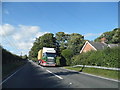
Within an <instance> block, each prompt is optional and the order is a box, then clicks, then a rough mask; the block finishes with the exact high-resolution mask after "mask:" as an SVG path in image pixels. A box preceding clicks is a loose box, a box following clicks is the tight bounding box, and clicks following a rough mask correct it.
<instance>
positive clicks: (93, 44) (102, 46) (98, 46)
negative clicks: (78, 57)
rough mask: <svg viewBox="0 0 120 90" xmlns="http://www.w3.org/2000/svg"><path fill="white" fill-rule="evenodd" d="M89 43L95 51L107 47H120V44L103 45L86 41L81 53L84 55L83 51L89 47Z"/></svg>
mask: <svg viewBox="0 0 120 90" xmlns="http://www.w3.org/2000/svg"><path fill="white" fill-rule="evenodd" d="M87 43H88V44H89V45H90V46H91V47H93V49H94V50H102V49H105V48H107V47H110V48H112V47H116V46H120V44H106V43H101V42H93V41H86V42H85V44H84V46H83V47H82V49H81V51H80V53H82V51H83V49H84V48H85V46H86V45H87Z"/></svg>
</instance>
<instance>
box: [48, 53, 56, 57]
mask: <svg viewBox="0 0 120 90" xmlns="http://www.w3.org/2000/svg"><path fill="white" fill-rule="evenodd" d="M46 55H47V57H55V53H46Z"/></svg>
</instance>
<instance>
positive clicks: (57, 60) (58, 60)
mask: <svg viewBox="0 0 120 90" xmlns="http://www.w3.org/2000/svg"><path fill="white" fill-rule="evenodd" d="M60 60H61V57H56V64H57V65H59V66H60V65H61V64H60Z"/></svg>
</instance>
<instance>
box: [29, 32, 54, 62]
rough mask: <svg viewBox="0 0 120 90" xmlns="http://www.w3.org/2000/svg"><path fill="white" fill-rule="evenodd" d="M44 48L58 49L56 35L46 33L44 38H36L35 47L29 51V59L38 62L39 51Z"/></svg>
mask: <svg viewBox="0 0 120 90" xmlns="http://www.w3.org/2000/svg"><path fill="white" fill-rule="evenodd" d="M43 47H51V48H56V39H55V37H54V34H52V33H46V34H44V35H43V36H40V37H39V38H36V40H35V42H34V43H33V47H32V48H31V50H30V51H29V59H31V60H34V61H36V60H37V55H38V51H39V50H40V49H42V48H43Z"/></svg>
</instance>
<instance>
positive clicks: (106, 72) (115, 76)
mask: <svg viewBox="0 0 120 90" xmlns="http://www.w3.org/2000/svg"><path fill="white" fill-rule="evenodd" d="M64 68H66V69H70V70H75V71H80V70H81V69H82V67H64ZM82 72H85V73H89V74H94V75H98V76H102V77H107V78H111V79H116V80H120V78H118V77H120V71H116V70H105V69H99V68H88V67H85V68H84V69H83V70H82ZM118 73H119V74H118Z"/></svg>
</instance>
